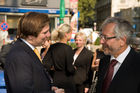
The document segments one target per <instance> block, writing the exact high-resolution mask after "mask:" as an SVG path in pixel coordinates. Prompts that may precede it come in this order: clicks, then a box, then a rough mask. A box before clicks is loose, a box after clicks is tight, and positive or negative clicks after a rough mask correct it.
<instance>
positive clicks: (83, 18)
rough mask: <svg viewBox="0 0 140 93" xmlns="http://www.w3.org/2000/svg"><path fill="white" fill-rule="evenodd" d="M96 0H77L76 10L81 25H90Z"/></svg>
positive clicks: (93, 18)
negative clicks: (78, 13)
mask: <svg viewBox="0 0 140 93" xmlns="http://www.w3.org/2000/svg"><path fill="white" fill-rule="evenodd" d="M95 4H96V0H78V11H79V12H80V18H79V22H80V25H81V26H82V27H85V26H89V25H92V26H93V21H94V20H95V17H94V15H95V10H94V8H95Z"/></svg>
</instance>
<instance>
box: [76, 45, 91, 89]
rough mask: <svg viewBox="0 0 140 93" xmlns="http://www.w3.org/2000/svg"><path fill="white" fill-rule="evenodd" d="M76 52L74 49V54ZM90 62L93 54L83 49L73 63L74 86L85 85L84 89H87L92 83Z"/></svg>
mask: <svg viewBox="0 0 140 93" xmlns="http://www.w3.org/2000/svg"><path fill="white" fill-rule="evenodd" d="M76 50H77V49H75V50H74V51H75V52H76ZM92 60H93V53H92V52H91V51H90V50H88V49H87V48H85V47H84V48H83V50H82V51H81V52H80V54H79V55H78V57H77V59H76V60H75V63H74V66H76V68H77V69H76V73H75V75H74V80H75V82H76V84H85V85H86V87H89V84H90V83H91V82H92V71H91V63H92Z"/></svg>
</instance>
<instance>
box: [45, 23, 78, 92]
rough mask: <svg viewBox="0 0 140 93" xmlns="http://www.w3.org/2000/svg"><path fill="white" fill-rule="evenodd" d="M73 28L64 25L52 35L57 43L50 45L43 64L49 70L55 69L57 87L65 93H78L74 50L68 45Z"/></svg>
mask: <svg viewBox="0 0 140 93" xmlns="http://www.w3.org/2000/svg"><path fill="white" fill-rule="evenodd" d="M71 34H72V28H71V26H70V25H68V24H62V25H60V26H59V27H58V29H56V30H54V31H53V32H52V33H51V39H52V40H54V41H56V43H54V44H52V45H50V48H49V50H48V52H47V54H46V55H45V57H44V59H43V62H44V66H45V67H46V69H47V70H51V69H54V73H53V76H52V78H53V82H54V85H55V86H57V87H61V88H63V89H64V90H65V93H76V92H75V83H74V80H73V75H74V72H75V68H74V66H73V65H72V62H73V55H74V53H73V50H72V48H71V47H70V46H69V45H67V41H69V40H70V38H71Z"/></svg>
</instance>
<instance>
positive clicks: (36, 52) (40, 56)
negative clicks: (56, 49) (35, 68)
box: [34, 48, 42, 61]
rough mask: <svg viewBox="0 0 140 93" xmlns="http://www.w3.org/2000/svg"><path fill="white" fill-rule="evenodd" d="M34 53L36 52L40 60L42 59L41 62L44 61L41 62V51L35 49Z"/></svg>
mask: <svg viewBox="0 0 140 93" xmlns="http://www.w3.org/2000/svg"><path fill="white" fill-rule="evenodd" d="M34 52H35V54H36V55H37V56H38V58H39V59H40V61H42V60H41V56H40V54H39V51H38V49H37V48H35V49H34Z"/></svg>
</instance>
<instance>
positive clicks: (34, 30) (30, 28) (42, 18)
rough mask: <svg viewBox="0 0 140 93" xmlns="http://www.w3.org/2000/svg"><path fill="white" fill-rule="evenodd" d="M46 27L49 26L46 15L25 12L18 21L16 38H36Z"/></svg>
mask: <svg viewBox="0 0 140 93" xmlns="http://www.w3.org/2000/svg"><path fill="white" fill-rule="evenodd" d="M46 25H49V17H48V14H45V13H38V12H27V13H25V14H24V15H23V16H22V17H21V18H20V20H19V23H18V32H17V37H20V38H24V39H26V38H27V36H29V35H32V36H35V37H37V36H38V34H39V33H40V32H41V30H42V29H43V28H44V27H45V26H46Z"/></svg>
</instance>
